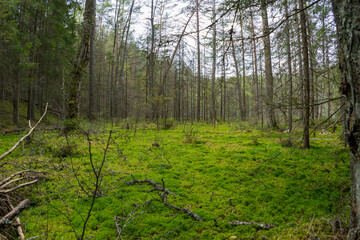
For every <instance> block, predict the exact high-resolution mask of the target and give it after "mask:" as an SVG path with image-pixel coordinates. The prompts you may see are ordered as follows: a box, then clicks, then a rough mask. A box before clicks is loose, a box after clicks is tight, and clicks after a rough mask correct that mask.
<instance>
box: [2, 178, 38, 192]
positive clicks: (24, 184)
mask: <svg viewBox="0 0 360 240" xmlns="http://www.w3.org/2000/svg"><path fill="white" fill-rule="evenodd" d="M38 181H39V179H35V180H33V181H30V182H26V183H22V184H20V185H17V186H16V187H13V188H10V189H5V190H0V193H5V194H6V193H10V192H13V191H15V190H16V189H19V188H21V187H25V186H28V185H31V184H34V183H37V182H38Z"/></svg>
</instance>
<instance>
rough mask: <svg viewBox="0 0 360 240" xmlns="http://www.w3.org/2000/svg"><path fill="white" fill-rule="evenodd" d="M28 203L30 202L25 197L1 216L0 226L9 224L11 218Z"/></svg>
mask: <svg viewBox="0 0 360 240" xmlns="http://www.w3.org/2000/svg"><path fill="white" fill-rule="evenodd" d="M30 203H31V202H30V200H29V199H25V200H23V201H22V202H21V203H19V204H18V205H17V206H16V207H15V208H13V209H12V210H11V211H10V212H9V213H8V214H6V215H5V216H4V217H3V218H1V219H0V227H2V226H4V225H7V224H9V223H10V222H11V220H12V219H13V218H14V217H15V216H17V215H18V214H19V213H20V212H21V211H22V210H24V209H25V208H26V207H27V206H28V205H29V204H30Z"/></svg>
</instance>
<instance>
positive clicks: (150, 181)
mask: <svg viewBox="0 0 360 240" xmlns="http://www.w3.org/2000/svg"><path fill="white" fill-rule="evenodd" d="M131 176H132V175H131ZM132 177H133V179H134V180H133V181H129V182H127V183H126V184H127V185H134V184H150V185H153V186H154V188H153V189H151V190H149V191H148V192H154V191H162V192H164V193H166V194H170V195H174V196H179V195H178V194H176V193H173V192H171V191H169V189H166V188H163V187H161V186H160V185H159V184H158V183H157V182H155V181H154V180H151V179H145V180H137V179H136V178H134V176H132Z"/></svg>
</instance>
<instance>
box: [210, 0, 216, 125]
mask: <svg viewBox="0 0 360 240" xmlns="http://www.w3.org/2000/svg"><path fill="white" fill-rule="evenodd" d="M215 3H216V0H213V9H212V10H213V16H212V19H213V20H212V21H213V22H214V21H215V19H216V5H215ZM212 54H213V55H212V74H211V118H212V120H213V122H214V124H215V123H216V106H215V104H216V101H215V98H216V96H215V79H216V24H214V26H213V38H212Z"/></svg>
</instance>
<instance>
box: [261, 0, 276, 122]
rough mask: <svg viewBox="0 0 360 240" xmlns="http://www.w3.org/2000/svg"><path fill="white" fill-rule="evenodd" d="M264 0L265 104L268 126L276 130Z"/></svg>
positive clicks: (262, 1) (264, 3) (262, 9)
mask: <svg viewBox="0 0 360 240" xmlns="http://www.w3.org/2000/svg"><path fill="white" fill-rule="evenodd" d="M266 4H267V3H266V2H265V0H261V4H260V7H261V16H262V21H263V34H264V37H263V41H264V57H265V81H266V93H267V97H266V98H265V99H266V100H265V103H266V106H267V114H268V125H269V127H271V128H276V120H275V109H274V102H273V101H274V100H273V98H274V97H273V96H274V86H273V84H274V79H273V74H272V64H271V46H270V29H269V23H268V16H267V9H266V8H267V7H266Z"/></svg>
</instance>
